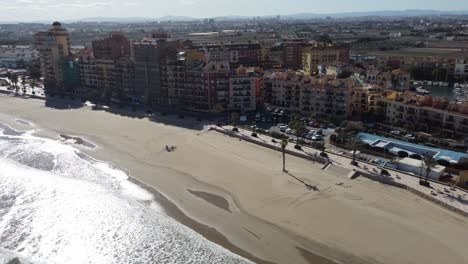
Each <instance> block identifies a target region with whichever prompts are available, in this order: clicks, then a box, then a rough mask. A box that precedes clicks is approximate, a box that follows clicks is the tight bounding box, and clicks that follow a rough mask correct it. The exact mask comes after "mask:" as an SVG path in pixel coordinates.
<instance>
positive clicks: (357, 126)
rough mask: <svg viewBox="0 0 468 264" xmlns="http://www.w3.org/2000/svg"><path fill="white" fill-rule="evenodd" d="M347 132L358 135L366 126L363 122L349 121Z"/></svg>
mask: <svg viewBox="0 0 468 264" xmlns="http://www.w3.org/2000/svg"><path fill="white" fill-rule="evenodd" d="M342 124H343V123H342ZM345 130H346V131H348V132H352V133H355V134H357V133H360V132H362V131H363V130H364V125H363V124H362V123H361V122H354V121H347V122H346V126H345Z"/></svg>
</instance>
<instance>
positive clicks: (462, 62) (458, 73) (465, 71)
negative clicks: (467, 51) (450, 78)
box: [455, 58, 468, 79]
mask: <svg viewBox="0 0 468 264" xmlns="http://www.w3.org/2000/svg"><path fill="white" fill-rule="evenodd" d="M466 77H468V59H465V58H463V59H457V60H456V62H455V78H457V79H464V78H466Z"/></svg>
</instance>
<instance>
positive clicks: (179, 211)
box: [0, 115, 340, 264]
mask: <svg viewBox="0 0 468 264" xmlns="http://www.w3.org/2000/svg"><path fill="white" fill-rule="evenodd" d="M7 116H8V115H7ZM0 120H1V118H0ZM18 120H19V121H23V122H18ZM3 122H4V123H5V124H7V125H8V126H10V127H12V128H13V129H15V130H16V129H18V124H19V125H20V126H24V128H28V127H29V128H34V126H33V125H32V124H30V123H29V122H28V121H24V120H21V119H18V118H16V117H12V121H11V122H6V121H3ZM0 123H1V122H0ZM36 124H38V125H39V127H35V128H39V129H40V130H39V131H36V132H34V133H33V134H34V136H36V137H39V138H47V139H50V140H56V141H59V142H62V143H63V144H67V143H65V142H66V141H67V140H69V139H73V140H75V142H74V143H68V145H71V146H73V147H75V148H77V149H78V150H80V151H81V153H83V154H85V155H86V156H89V157H90V158H91V159H94V160H97V161H99V162H104V163H108V164H110V165H111V166H112V167H115V168H116V169H118V170H121V171H123V172H124V173H125V174H126V175H127V176H128V179H127V180H128V181H129V182H131V183H133V184H135V185H137V186H139V187H140V188H143V189H144V190H146V191H148V192H150V193H151V194H152V195H153V197H154V201H155V202H157V203H158V205H159V206H161V207H162V209H163V210H164V213H165V214H166V215H167V216H169V217H171V218H172V219H174V220H176V221H177V222H179V223H181V224H182V225H184V226H186V227H188V228H190V229H192V230H194V231H195V232H197V233H198V234H200V235H201V236H202V237H203V238H205V239H207V240H208V241H210V242H212V243H214V244H216V245H219V246H221V247H223V248H225V249H227V250H228V251H230V252H232V253H234V254H236V255H239V256H241V257H244V258H246V259H247V260H249V261H252V262H254V263H259V264H279V263H281V262H275V261H270V260H265V259H262V258H260V257H258V256H257V255H255V250H253V251H248V250H245V249H243V248H241V247H239V246H237V245H235V244H234V243H233V242H231V241H230V240H229V239H228V237H227V236H226V235H225V234H223V233H222V232H221V231H219V230H218V229H217V228H216V227H213V226H210V225H208V224H205V223H203V222H202V221H199V220H198V219H196V217H192V216H190V215H188V214H187V213H186V212H184V210H183V208H181V207H180V206H179V205H177V204H176V203H175V202H173V201H171V200H170V199H169V198H168V197H166V195H164V194H163V193H162V192H161V191H160V190H158V189H157V188H156V187H154V186H151V185H149V184H147V183H145V182H143V181H141V180H139V179H138V178H137V177H135V175H132V174H131V173H130V170H129V169H127V168H124V167H121V166H118V165H116V164H115V163H113V162H111V161H108V160H103V159H101V158H98V157H96V155H93V154H96V151H98V149H101V150H103V151H106V150H105V147H103V146H100V144H99V142H94V141H92V142H89V141H88V138H87V137H83V136H82V135H76V134H73V136H70V135H68V134H63V133H61V132H60V131H45V130H44V128H43V127H41V126H40V123H36ZM19 130H22V129H19ZM81 140H83V141H85V142H89V143H90V144H91V145H92V147H91V146H89V145H87V144H82V143H81ZM193 180H195V181H197V180H196V179H193ZM198 184H199V186H198V188H197V189H199V188H202V189H203V188H204V187H208V183H203V182H198ZM209 187H210V188H213V186H209ZM187 191H189V192H190V191H191V190H188V189H187ZM220 192H222V193H223V195H219V197H221V198H223V199H227V198H226V197H225V196H226V195H227V196H231V195H230V194H229V193H228V192H227V191H225V190H220ZM205 193H206V194H210V195H215V196H218V195H217V194H212V193H210V192H205ZM192 194H193V193H192ZM198 198H200V197H198ZM231 199H232V197H231V198H230V200H231ZM204 200H205V202H207V203H210V204H215V203H216V202H212V201H209V200H210V198H208V199H204ZM232 200H234V199H232ZM231 203H235V201H231V202H228V204H229V205H231ZM235 206H236V207H237V208H238V209H239V210H240V211H241V213H242V214H245V215H248V216H249V217H251V218H256V217H255V216H252V215H250V214H248V213H247V212H245V211H243V210H242V209H240V208H239V207H238V206H237V205H235ZM257 220H259V221H261V220H260V219H257ZM272 228H275V229H278V231H279V232H285V233H287V231H285V230H282V229H281V228H280V227H278V226H274V227H272ZM245 230H246V231H247V232H249V233H250V234H252V236H255V237H256V238H257V239H259V237H258V236H257V235H256V234H255V233H254V232H252V231H250V230H248V229H245ZM302 239H304V240H305V238H302ZM296 248H297V250H298V252H299V253H300V255H301V256H302V257H303V259H304V260H305V261H306V263H314V264H339V263H340V262H336V261H334V260H331V259H328V258H326V257H323V256H321V255H319V254H316V253H313V252H311V251H310V250H308V249H305V248H303V247H300V246H297V247H296Z"/></svg>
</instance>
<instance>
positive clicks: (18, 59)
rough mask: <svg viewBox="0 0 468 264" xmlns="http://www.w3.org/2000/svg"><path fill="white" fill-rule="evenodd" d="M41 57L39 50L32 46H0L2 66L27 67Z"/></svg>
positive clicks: (11, 67) (0, 62)
mask: <svg viewBox="0 0 468 264" xmlns="http://www.w3.org/2000/svg"><path fill="white" fill-rule="evenodd" d="M38 59H39V52H38V51H37V50H36V49H34V47H31V46H0V67H5V68H10V69H18V68H25V67H27V66H29V65H31V64H32V63H34V62H35V61H36V60H38Z"/></svg>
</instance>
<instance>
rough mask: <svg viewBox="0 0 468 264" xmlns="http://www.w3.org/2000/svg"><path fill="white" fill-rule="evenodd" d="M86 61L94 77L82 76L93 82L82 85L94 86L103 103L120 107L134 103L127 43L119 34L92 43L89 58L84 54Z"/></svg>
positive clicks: (134, 94) (132, 79) (129, 54)
mask: <svg viewBox="0 0 468 264" xmlns="http://www.w3.org/2000/svg"><path fill="white" fill-rule="evenodd" d="M87 59H88V60H91V62H89V61H88V62H87V63H86V64H88V66H89V67H91V68H92V69H94V73H92V74H91V75H86V76H83V77H84V78H86V77H87V76H89V77H92V78H93V79H91V80H89V81H86V80H85V83H95V84H96V86H95V87H96V89H98V90H99V91H100V92H101V94H102V97H103V99H104V100H105V101H106V102H107V103H110V102H111V101H112V100H114V101H115V102H116V103H120V104H131V103H133V102H134V101H135V100H136V99H137V98H136V97H137V94H136V91H135V88H134V87H135V86H134V64H133V61H132V60H131V52H130V41H129V40H128V39H127V38H126V37H125V36H124V35H123V34H121V33H112V34H111V35H110V36H109V37H106V38H103V39H100V40H95V41H93V53H92V57H90V56H89V54H88V57H87ZM94 77H95V79H94ZM94 80H95V81H94Z"/></svg>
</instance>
